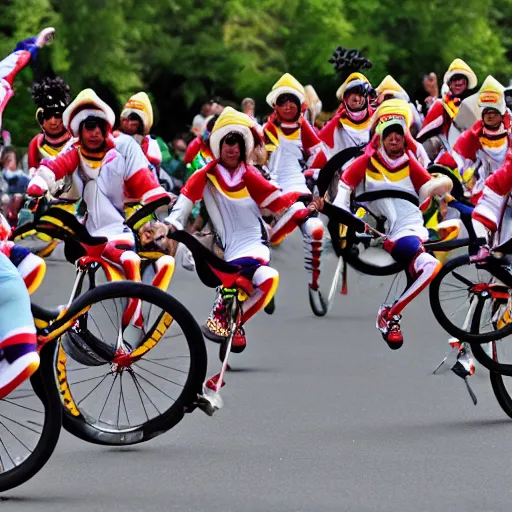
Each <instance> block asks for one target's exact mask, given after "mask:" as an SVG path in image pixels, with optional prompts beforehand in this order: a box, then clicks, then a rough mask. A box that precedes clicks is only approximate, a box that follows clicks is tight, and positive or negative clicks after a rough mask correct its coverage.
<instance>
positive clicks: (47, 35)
mask: <svg viewBox="0 0 512 512" xmlns="http://www.w3.org/2000/svg"><path fill="white" fill-rule="evenodd" d="M54 39H55V29H54V28H53V27H48V28H45V29H43V30H41V32H39V35H38V36H37V37H36V46H39V48H42V47H43V46H46V45H48V44H51V43H52V42H53V40H54Z"/></svg>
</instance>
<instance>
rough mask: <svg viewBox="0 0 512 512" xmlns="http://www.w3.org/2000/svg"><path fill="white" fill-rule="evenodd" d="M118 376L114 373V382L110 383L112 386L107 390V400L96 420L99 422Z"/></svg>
mask: <svg viewBox="0 0 512 512" xmlns="http://www.w3.org/2000/svg"><path fill="white" fill-rule="evenodd" d="M118 375H119V374H118V373H116V374H115V376H114V380H113V381H112V385H111V386H110V389H109V391H108V394H107V398H106V400H105V403H104V404H103V407H102V409H101V412H100V415H99V416H98V420H101V415H102V414H103V411H104V410H105V407H106V406H107V402H108V399H109V398H110V393H112V389H114V384H115V383H116V380H117V376H118Z"/></svg>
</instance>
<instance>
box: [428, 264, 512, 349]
mask: <svg viewBox="0 0 512 512" xmlns="http://www.w3.org/2000/svg"><path fill="white" fill-rule="evenodd" d="M468 264H470V261H469V255H467V254H466V255H462V256H458V257H456V258H453V259H451V260H449V261H448V262H447V263H446V264H445V265H443V267H442V268H441V270H440V271H439V273H438V274H437V276H436V277H435V278H434V280H433V281H432V282H431V283H430V288H429V299H430V307H431V308H432V312H433V313H434V316H435V318H436V320H437V321H438V322H439V324H440V325H441V327H442V328H443V329H444V330H445V331H446V332H447V333H448V334H450V335H451V336H454V337H455V338H458V339H459V340H461V341H467V342H468V343H470V344H479V343H489V342H491V341H496V340H500V339H502V338H505V337H507V336H509V335H510V334H512V323H511V324H508V325H506V326H505V327H503V328H502V329H497V330H494V331H489V332H485V333H475V332H469V331H465V330H463V329H460V328H459V327H458V326H457V325H455V324H454V323H452V322H451V321H450V319H449V318H448V317H447V315H446V314H445V312H444V311H443V308H442V307H441V301H440V299H439V289H440V286H441V283H442V281H443V279H444V278H445V277H446V276H447V275H448V274H449V273H450V272H452V270H454V269H456V268H457V267H462V266H465V265H468ZM477 307H478V305H477ZM473 317H474V315H473ZM470 331H472V329H471V326H470ZM482 350H483V349H482Z"/></svg>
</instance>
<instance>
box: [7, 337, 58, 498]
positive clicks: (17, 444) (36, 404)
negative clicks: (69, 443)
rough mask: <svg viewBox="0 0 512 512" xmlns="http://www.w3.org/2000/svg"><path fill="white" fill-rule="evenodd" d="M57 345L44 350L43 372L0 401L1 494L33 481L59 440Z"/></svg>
mask: <svg viewBox="0 0 512 512" xmlns="http://www.w3.org/2000/svg"><path fill="white" fill-rule="evenodd" d="M55 345H56V342H52V343H50V344H49V345H47V346H45V347H43V349H42V351H41V365H40V367H39V370H38V371H37V372H36V373H35V374H34V375H33V376H32V377H31V378H30V380H29V381H27V382H26V383H24V384H23V385H22V386H21V387H19V388H18V389H16V390H15V391H13V392H12V393H11V394H10V395H9V396H7V397H6V398H4V399H3V400H0V492H5V491H7V490H9V489H13V488H14V487H17V486H19V485H21V484H23V483H25V482H26V481H27V480H30V479H31V478H32V477H33V476H34V475H35V474H36V473H37V472H38V471H40V470H41V468H42V467H43V466H44V465H45V464H46V463H47V462H48V460H49V458H50V457H51V455H52V453H53V451H54V450H55V447H56V445H57V442H58V440H59V435H60V430H61V426H62V407H61V403H60V398H59V394H58V392H57V389H56V388H55V384H54V380H53V351H54V346H55Z"/></svg>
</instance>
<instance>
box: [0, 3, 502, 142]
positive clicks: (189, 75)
mask: <svg viewBox="0 0 512 512" xmlns="http://www.w3.org/2000/svg"><path fill="white" fill-rule="evenodd" d="M511 19H512V0H452V1H451V2H449V3H447V2H446V0H429V1H428V2H425V1H422V0H357V2H354V1H349V0H206V1H201V2H199V1H198V0H152V1H151V2H144V1H140V0H73V1H69V2H68V1H62V0H3V1H2V2H0V56H3V55H6V54H7V53H9V52H10V51H11V50H12V48H13V47H14V46H15V44H16V42H17V41H18V40H20V39H23V38H25V37H29V36H31V35H34V34H36V33H37V32H38V31H39V30H40V29H41V28H42V27H44V26H48V25H52V26H55V27H56V29H57V39H56V41H55V43H54V44H53V46H51V47H50V48H45V49H43V50H42V51H41V52H40V55H39V57H38V59H37V62H36V63H34V64H33V65H32V66H31V68H30V69H27V70H24V71H23V73H21V74H20V76H19V77H18V79H17V81H16V87H15V90H16V96H15V98H13V100H11V103H10V104H9V106H8V109H7V111H6V112H5V115H4V126H5V128H6V129H8V130H10V131H11V132H12V134H13V137H14V141H15V143H17V144H19V145H26V144H27V143H28V140H29V138H30V137H31V136H33V135H34V134H35V133H37V131H38V126H37V123H36V122H35V120H34V112H35V106H34V105H33V103H32V101H31V98H30V87H31V84H32V82H33V80H35V79H39V78H41V77H42V76H44V75H45V74H52V75H54V74H58V75H60V76H62V77H63V78H64V79H65V80H67V81H68V82H69V84H70V85H71V88H72V92H73V93H74V94H76V93H78V92H79V90H81V89H82V88H84V87H94V88H95V89H97V91H98V92H99V93H100V95H102V96H103V97H104V98H105V99H106V100H107V101H108V102H109V103H111V104H112V105H113V106H114V107H115V108H116V109H117V111H119V109H120V108H121V106H122V104H123V103H124V102H125V101H126V100H127V98H128V97H129V96H130V95H131V94H133V93H135V92H137V91H139V90H146V91H148V92H149V93H150V96H151V98H152V99H153V101H154V110H155V119H156V123H155V128H154V131H155V132H156V133H160V134H162V135H164V136H165V137H169V136H171V135H172V134H173V133H175V132H176V131H178V130H181V129H183V128H184V127H185V125H187V124H188V123H190V120H191V118H192V116H193V114H194V113H195V111H197V108H198V106H199V104H200V102H201V101H204V100H207V99H209V98H210V97H212V96H214V95H221V96H223V97H224V98H225V99H227V100H231V101H235V102H236V101H240V100H241V99H242V98H243V97H244V96H252V97H254V98H255V99H256V100H257V103H258V110H259V113H261V114H263V113H265V112H266V111H267V110H268V109H267V107H266V106H265V104H264V100H265V96H266V94H267V93H268V91H269V90H270V88H271V87H272V84H273V83H274V82H275V81H276V80H277V79H278V78H279V76H280V75H281V74H282V73H284V72H286V71H288V72H290V73H292V74H293V75H294V76H296V77H297V79H299V80H300V81H301V82H302V83H304V84H312V85H314V87H315V88H316V90H317V92H318V93H319V96H320V97H321V99H322V100H323V102H324V106H325V107H326V108H328V109H334V108H335V107H336V103H337V102H336V99H335V91H336V89H337V88H338V86H339V82H338V78H337V77H336V76H335V74H334V72H333V70H332V67H331V65H330V64H329V63H328V62H327V61H328V59H329V57H330V55H331V53H332V51H333V49H334V48H335V47H336V46H337V45H340V44H341V45H343V46H345V47H349V48H358V49H361V50H363V53H364V55H365V56H367V57H368V58H370V59H371V61H372V62H373V68H372V69H371V70H370V71H369V72H368V76H369V78H370V79H371V80H372V82H373V83H374V84H375V85H376V84H378V82H379V81H380V80H381V79H382V78H383V77H384V75H386V74H387V73H390V74H392V75H393V76H394V77H395V78H396V79H397V80H398V81H399V82H400V83H401V84H402V85H403V86H404V88H405V89H406V90H408V91H409V92H410V93H411V95H412V96H413V97H414V96H416V97H418V99H420V100H421V99H422V98H423V96H422V95H424V92H423V91H422V85H421V79H422V77H423V75H424V74H425V73H427V72H430V71H435V72H436V73H437V74H438V77H439V79H440V82H441V81H442V76H443V74H444V71H445V70H446V68H447V66H448V65H449V63H450V62H451V61H452V60H453V59H454V58H456V57H461V58H463V59H464V60H466V61H467V62H468V63H469V64H470V66H472V68H473V69H474V70H475V72H476V73H477V75H478V77H479V80H480V82H481V81H482V80H483V79H484V78H485V76H486V75H487V74H493V75H494V76H496V78H498V79H500V80H501V81H502V82H503V83H504V84H505V85H508V82H509V77H510V75H511V73H512V68H511V64H510V59H511V58H512V24H511V22H510V20H511Z"/></svg>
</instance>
